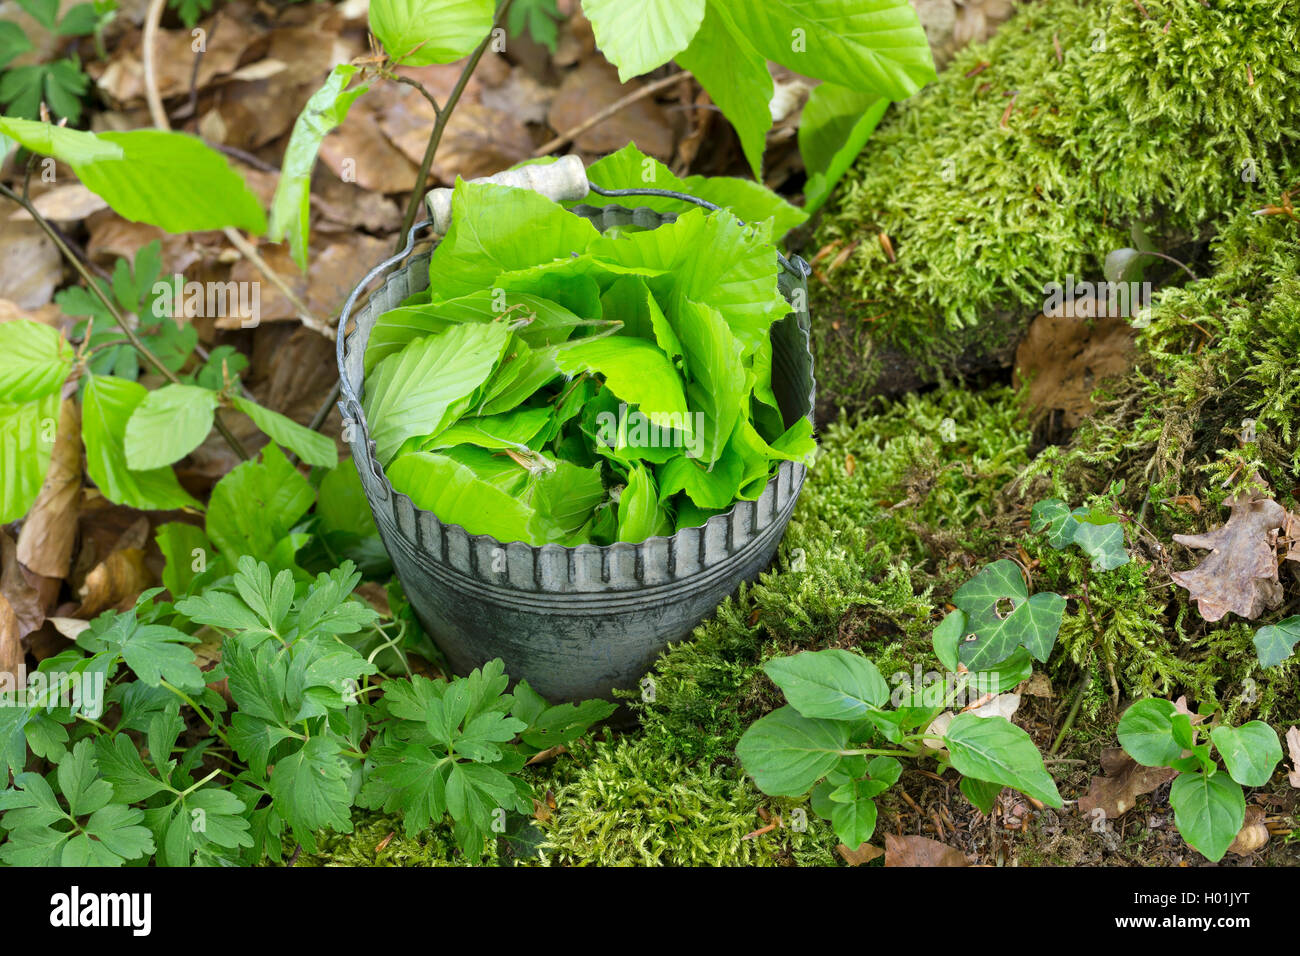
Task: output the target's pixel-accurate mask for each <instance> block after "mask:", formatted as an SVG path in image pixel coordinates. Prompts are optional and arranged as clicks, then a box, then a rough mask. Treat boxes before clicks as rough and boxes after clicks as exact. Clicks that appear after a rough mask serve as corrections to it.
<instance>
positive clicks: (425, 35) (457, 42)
mask: <svg viewBox="0 0 1300 956" xmlns="http://www.w3.org/2000/svg"><path fill="white" fill-rule="evenodd" d="M493 7H494V3H493V0H372V2H371V4H370V30H371V32H372V33H374V35H375V36H377V37H378V38H379V42H380V43H382V44H383V45H384V49H385V50H386V51H387V52H388V55H389V56H390V57H391V58H392V59H394V60H396V61H398V62H399V63H401V64H403V65H405V66H428V65H429V64H430V63H451V62H452V61H453V60H459V59H460V58H461V57H463V56H465V55H467V54H469V53H470V52H472V51H473V50H474V48H475V47H476V46H478V45H479V43H481V42H482V41H483V40H484V39H485V38H486V37H487V34H488V31H489V30H490V29H492V13H493Z"/></svg>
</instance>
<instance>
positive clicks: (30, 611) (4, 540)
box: [0, 533, 45, 638]
mask: <svg viewBox="0 0 1300 956" xmlns="http://www.w3.org/2000/svg"><path fill="white" fill-rule="evenodd" d="M42 583H43V579H42V578H41V576H40V575H38V574H33V573H31V572H29V571H28V570H27V569H26V568H24V567H23V566H22V564H21V563H20V562H19V560H18V546H17V545H16V544H14V540H13V538H11V537H9V536H8V535H7V534H3V533H0V596H3V597H4V598H5V600H6V601H8V602H9V608H10V610H11V611H12V612H13V613H14V615H15V617H16V618H17V620H18V636H19V637H20V638H22V637H26V636H27V635H28V634H30V633H31V632H32V631H34V630H36V629H37V628H38V627H40V626H41V625H42V624H43V623H45V599H44V598H43V597H42V595H41V590H42V589H41V585H42Z"/></svg>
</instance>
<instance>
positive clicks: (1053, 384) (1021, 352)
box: [1016, 314, 1135, 428]
mask: <svg viewBox="0 0 1300 956" xmlns="http://www.w3.org/2000/svg"><path fill="white" fill-rule="evenodd" d="M1134 335H1135V333H1134V330H1133V327H1132V326H1131V325H1130V324H1129V323H1128V320H1126V319H1123V318H1116V317H1109V318H1098V319H1094V320H1092V321H1091V322H1088V321H1083V320H1081V319H1079V318H1076V317H1074V316H1067V315H1055V314H1054V315H1046V314H1044V315H1040V316H1038V318H1036V319H1034V321H1033V322H1032V323H1030V325H1029V331H1028V332H1027V333H1026V335H1025V338H1024V340H1023V341H1022V342H1021V343H1020V345H1019V347H1018V348H1017V349H1016V384H1017V385H1019V384H1020V382H1021V380H1022V379H1025V378H1028V379H1030V380H1031V381H1030V384H1029V403H1030V405H1031V406H1033V408H1034V415H1035V418H1038V419H1041V418H1042V417H1044V416H1046V415H1047V414H1049V413H1050V412H1052V411H1054V410H1057V409H1059V410H1061V411H1062V412H1063V413H1064V416H1063V420H1062V424H1063V425H1064V426H1065V427H1066V428H1075V427H1077V426H1078V425H1079V423H1080V422H1081V421H1082V420H1083V418H1084V417H1085V416H1086V415H1087V414H1088V413H1089V412H1090V411H1091V410H1092V393H1093V391H1094V390H1095V389H1096V388H1097V386H1098V385H1100V384H1101V382H1102V380H1103V379H1106V378H1110V377H1114V376H1118V375H1122V374H1124V373H1125V372H1127V371H1128V370H1129V369H1130V368H1131V367H1132V365H1133V355H1134V350H1133V339H1134Z"/></svg>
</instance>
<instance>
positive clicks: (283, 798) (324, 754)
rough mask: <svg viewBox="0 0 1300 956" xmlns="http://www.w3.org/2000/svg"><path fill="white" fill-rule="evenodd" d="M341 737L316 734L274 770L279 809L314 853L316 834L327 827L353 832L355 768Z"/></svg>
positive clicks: (272, 790) (273, 792) (274, 794)
mask: <svg viewBox="0 0 1300 956" xmlns="http://www.w3.org/2000/svg"><path fill="white" fill-rule="evenodd" d="M341 749H342V748H341V747H340V746H339V743H338V741H337V740H334V739H333V738H330V737H324V736H317V737H312V738H311V739H310V740H308V741H307V742H306V743H304V744H303V745H302V747H301V748H299V749H298V750H296V751H294V752H293V753H291V754H289V755H288V756H285V757H281V758H280V759H279V760H277V761H276V763H275V768H274V769H273V770H272V771H271V780H270V786H269V790H270V793H271V796H272V798H273V799H274V800H275V806H276V810H277V811H278V812H279V814H280V816H282V817H283V818H284V821H285V823H287V824H288V825H289V826H290V828H291V829H292V830H293V834H294V836H295V837H296V838H297V839H298V841H299V842H300V843H302V845H303V848H304V849H306V850H308V851H310V852H314V849H313V848H314V847H315V846H316V839H315V834H316V833H317V832H318V831H320V830H324V829H329V830H333V831H335V832H337V833H350V832H351V831H352V819H351V814H350V808H351V805H352V797H351V795H350V794H349V792H348V779H349V777H351V775H352V774H351V770H350V768H349V767H348V763H347V761H346V760H344V759H343V758H342V757H341V756H340V755H339V753H340V750H341Z"/></svg>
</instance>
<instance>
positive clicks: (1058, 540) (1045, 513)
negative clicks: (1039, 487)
mask: <svg viewBox="0 0 1300 956" xmlns="http://www.w3.org/2000/svg"><path fill="white" fill-rule="evenodd" d="M1029 520H1030V529H1031V530H1033V531H1046V532H1047V543H1048V544H1050V545H1051V546H1052V547H1053V548H1056V549H1057V550H1058V551H1059V550H1060V549H1062V548H1064V547H1066V546H1067V545H1069V544H1070V542H1071V541H1073V540H1074V532H1075V529H1076V528H1077V527H1078V526H1079V525H1078V522H1077V521H1075V520H1074V518H1073V516H1072V515H1071V514H1070V506H1069V505H1067V504H1066V503H1065V502H1064V501H1062V500H1061V499H1060V498H1048V499H1046V500H1044V501H1040V502H1038V503H1037V504H1035V505H1034V507H1033V508H1032V509H1031V510H1030V512H1029Z"/></svg>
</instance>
